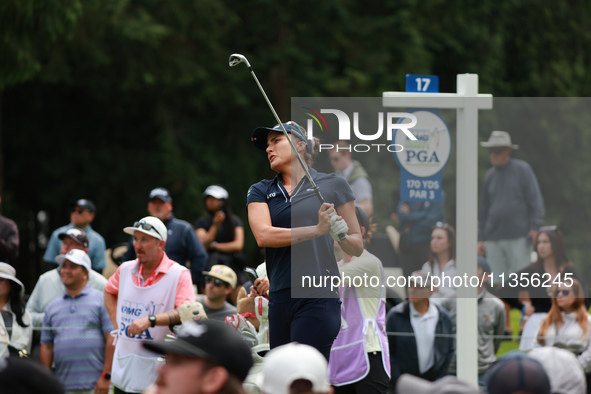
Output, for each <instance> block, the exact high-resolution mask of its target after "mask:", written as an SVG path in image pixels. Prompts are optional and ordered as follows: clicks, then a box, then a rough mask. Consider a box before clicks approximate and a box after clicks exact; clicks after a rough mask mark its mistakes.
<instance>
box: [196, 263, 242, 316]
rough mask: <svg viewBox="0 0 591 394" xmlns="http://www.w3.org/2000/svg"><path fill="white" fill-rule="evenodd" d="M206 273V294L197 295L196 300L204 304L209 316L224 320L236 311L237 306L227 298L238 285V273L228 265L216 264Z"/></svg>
mask: <svg viewBox="0 0 591 394" xmlns="http://www.w3.org/2000/svg"><path fill="white" fill-rule="evenodd" d="M203 275H205V294H204V295H201V296H197V298H196V301H197V302H200V303H202V304H203V309H205V313H206V314H207V317H208V318H209V319H211V320H218V321H221V322H224V320H225V319H226V317H227V316H231V315H233V314H235V313H236V307H235V306H234V305H232V304H230V303H229V302H228V301H226V300H227V298H228V296H229V295H230V294H231V293H232V289H233V288H234V287H236V282H237V278H236V274H235V273H234V271H233V270H232V268H230V267H228V266H226V265H221V264H218V265H214V266H213V267H211V270H209V271H203Z"/></svg>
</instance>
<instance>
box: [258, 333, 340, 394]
mask: <svg viewBox="0 0 591 394" xmlns="http://www.w3.org/2000/svg"><path fill="white" fill-rule="evenodd" d="M263 360H264V363H263V377H262V383H261V388H262V391H263V392H264V393H269V394H289V387H290V386H291V384H292V383H293V382H294V381H296V380H299V379H303V380H308V381H309V382H310V383H312V389H311V391H312V392H326V391H328V390H329V387H330V383H329V381H328V363H327V362H326V359H325V358H324V356H323V355H322V353H320V352H319V351H318V350H316V349H315V348H313V347H312V346H309V345H302V344H300V343H295V342H294V343H288V344H287V345H283V346H278V347H276V348H274V349H272V350H271V351H270V352H269V353H267V355H266V356H265V358H264V359H263Z"/></svg>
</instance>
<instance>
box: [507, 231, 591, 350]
mask: <svg viewBox="0 0 591 394" xmlns="http://www.w3.org/2000/svg"><path fill="white" fill-rule="evenodd" d="M536 251H537V253H538V260H537V261H536V262H535V263H532V264H530V265H529V266H528V267H526V268H524V269H522V270H520V271H518V272H517V273H516V276H514V275H513V276H511V275H510V276H509V277H506V278H505V286H504V287H503V288H501V289H499V293H498V295H499V297H500V298H501V299H502V300H503V301H505V302H506V303H507V304H509V305H510V306H511V307H513V308H517V309H520V310H522V311H523V314H524V319H526V322H525V325H524V327H523V335H522V338H521V344H520V347H519V348H520V350H523V351H527V350H530V349H531V346H533V343H534V341H535V336H536V333H537V332H538V328H539V324H540V322H541V320H542V319H543V318H544V317H545V316H546V314H547V313H548V312H549V311H550V308H551V307H552V300H551V299H550V297H549V296H548V290H549V288H550V287H551V286H553V285H554V284H555V283H556V281H557V280H560V274H567V277H570V278H573V279H580V275H579V272H578V270H577V269H576V267H575V266H574V264H573V263H571V262H570V261H568V258H567V256H566V250H565V248H564V241H563V238H562V233H561V232H560V230H559V229H558V228H557V227H556V226H545V227H541V228H540V230H539V232H538V234H537V237H536ZM522 274H523V275H522ZM522 277H524V278H525V277H527V278H528V279H529V280H528V281H527V282H528V283H526V281H524V280H521V278H522ZM533 278H536V279H534V280H532V279H533ZM538 280H539V281H538ZM526 284H527V285H526ZM520 298H521V299H522V300H524V299H526V300H528V301H525V302H521V301H520Z"/></svg>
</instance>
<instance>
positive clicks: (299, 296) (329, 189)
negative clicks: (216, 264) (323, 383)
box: [247, 122, 363, 360]
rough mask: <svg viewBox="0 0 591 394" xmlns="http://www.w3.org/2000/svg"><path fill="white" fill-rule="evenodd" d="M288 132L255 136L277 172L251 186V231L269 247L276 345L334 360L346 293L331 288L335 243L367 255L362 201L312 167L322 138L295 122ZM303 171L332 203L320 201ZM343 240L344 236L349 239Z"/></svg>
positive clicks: (272, 335)
mask: <svg viewBox="0 0 591 394" xmlns="http://www.w3.org/2000/svg"><path fill="white" fill-rule="evenodd" d="M283 127H284V128H285V130H286V132H287V133H288V134H287V135H286V134H284V133H283V132H282V128H281V125H276V126H275V127H273V128H268V127H259V128H257V129H256V130H255V131H254V132H253V135H252V139H251V140H252V142H253V143H254V145H255V146H256V147H257V148H259V149H261V150H264V151H266V154H267V158H268V160H269V164H270V166H271V169H272V170H274V171H276V172H277V173H278V174H277V176H276V177H275V178H274V179H272V180H262V181H260V182H258V183H256V184H254V185H252V186H251V187H250V189H249V190H248V195H247V208H248V221H249V223H250V228H251V229H252V232H253V234H254V237H255V239H256V240H257V243H258V245H259V246H260V247H264V248H265V258H266V263H267V273H268V277H269V284H270V289H269V335H270V337H269V339H270V345H271V348H275V347H277V346H280V345H283V344H286V343H289V342H294V341H295V342H299V343H303V344H307V345H310V346H313V347H315V348H316V349H318V350H319V351H320V352H321V353H322V354H323V355H324V357H326V359H327V360H328V359H329V356H330V349H331V346H332V343H333V341H334V339H335V338H336V336H337V334H338V332H339V329H340V327H341V306H340V300H339V295H338V291H337V289H336V287H334V288H333V287H332V286H331V280H332V279H334V278H335V277H338V276H339V269H338V267H337V264H336V259H335V255H334V240H336V241H337V242H338V243H339V246H340V247H341V249H342V250H343V251H344V252H345V253H347V254H348V255H350V256H359V255H361V253H362V252H363V240H362V239H361V232H360V230H359V223H358V221H357V217H356V216H355V206H354V200H355V196H354V195H353V192H352V191H351V187H350V186H349V184H348V183H347V181H346V180H345V179H344V178H342V177H339V176H337V175H336V174H322V173H318V172H316V170H314V169H313V168H311V163H312V153H314V152H316V151H317V149H318V147H319V141H318V140H317V139H314V140H312V139H308V138H307V136H306V132H305V130H304V129H303V128H302V127H300V126H299V125H298V124H297V123H295V122H288V123H284V124H283ZM288 136H289V139H288ZM290 142H291V144H293V148H294V149H296V150H297V152H298V153H299V155H300V157H301V158H302V161H303V162H304V163H300V161H299V159H298V156H296V154H295V153H294V152H293V151H292V145H291V144H290ZM303 165H305V166H306V168H307V169H308V170H309V173H310V176H311V177H312V179H313V180H314V182H315V183H316V185H317V186H318V188H319V191H320V193H321V194H322V196H323V197H324V199H325V200H326V201H327V202H326V203H324V204H321V203H320V201H319V199H318V198H317V195H316V193H315V191H314V188H313V186H312V185H311V183H310V181H309V180H308V179H307V177H306V173H305V170H304V168H303V167H302V166H303ZM329 234H330V235H329ZM339 234H345V237H344V239H342V240H341V239H340V238H339ZM333 283H334V282H333ZM292 297H293V298H292Z"/></svg>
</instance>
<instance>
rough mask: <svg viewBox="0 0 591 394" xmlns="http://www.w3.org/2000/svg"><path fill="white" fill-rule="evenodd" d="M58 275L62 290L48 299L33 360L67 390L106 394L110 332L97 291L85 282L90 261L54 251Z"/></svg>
mask: <svg viewBox="0 0 591 394" xmlns="http://www.w3.org/2000/svg"><path fill="white" fill-rule="evenodd" d="M56 262H57V263H58V264H59V265H60V277H61V279H62V282H63V284H64V286H65V288H66V291H65V292H64V294H63V295H62V296H61V297H58V298H56V299H55V300H53V301H52V302H50V303H49V305H48V306H47V309H46V311H45V318H44V320H43V327H48V328H49V329H45V330H43V331H42V332H41V353H40V355H39V361H41V363H42V364H43V365H45V366H46V367H47V368H51V364H52V363H55V374H56V376H57V377H58V378H59V379H60V381H61V382H62V384H63V385H64V387H65V388H66V390H67V391H71V390H77V391H76V392H80V393H87V392H88V393H93V392H94V393H96V394H107V393H108V390H109V386H110V381H109V380H110V378H111V375H110V374H111V364H112V361H113V351H114V349H115V348H114V346H113V341H112V338H111V337H110V332H111V331H112V330H113V324H112V323H111V318H110V317H109V314H108V313H107V310H106V309H105V304H104V301H103V295H102V294H101V293H100V292H99V291H97V290H95V289H93V288H92V287H90V286H89V285H88V273H89V272H90V270H91V268H90V259H89V258H88V255H87V254H86V252H84V251H83V250H80V249H72V250H70V251H69V252H68V253H67V254H65V255H59V256H58V257H57V258H56Z"/></svg>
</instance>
